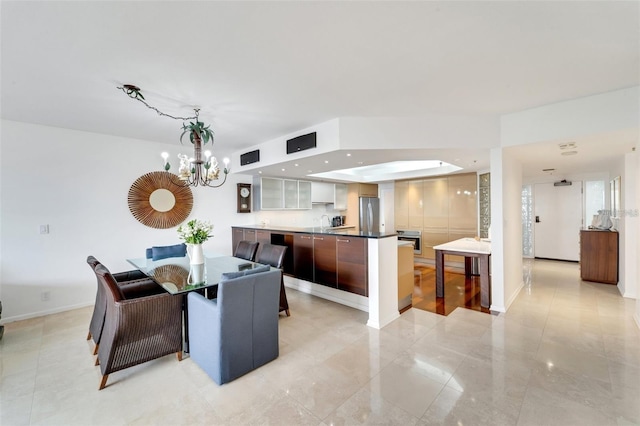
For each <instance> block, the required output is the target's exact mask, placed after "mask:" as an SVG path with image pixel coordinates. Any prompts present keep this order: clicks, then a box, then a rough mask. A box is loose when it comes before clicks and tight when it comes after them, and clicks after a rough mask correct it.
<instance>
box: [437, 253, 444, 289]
mask: <svg viewBox="0 0 640 426" xmlns="http://www.w3.org/2000/svg"><path fill="white" fill-rule="evenodd" d="M436 297H444V253H443V252H442V250H436Z"/></svg>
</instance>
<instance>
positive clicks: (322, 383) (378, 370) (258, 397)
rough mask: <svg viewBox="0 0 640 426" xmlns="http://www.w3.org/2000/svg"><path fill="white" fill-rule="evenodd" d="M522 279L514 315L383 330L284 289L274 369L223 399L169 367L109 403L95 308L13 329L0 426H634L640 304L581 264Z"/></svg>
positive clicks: (123, 376)
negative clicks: (91, 334)
mask: <svg viewBox="0 0 640 426" xmlns="http://www.w3.org/2000/svg"><path fill="white" fill-rule="evenodd" d="M525 276H526V277H528V278H527V281H526V282H527V285H526V286H525V288H524V289H523V290H522V292H521V293H520V294H519V296H518V298H517V300H516V301H515V302H514V304H513V305H512V307H511V308H510V310H509V312H508V313H507V314H506V315H500V316H492V315H488V314H483V313H480V312H475V311H470V310H465V309H460V308H459V309H457V310H455V311H454V312H453V313H452V314H451V315H449V316H448V317H443V316H439V315H436V314H432V313H429V312H425V311H420V310H417V309H410V310H409V311H407V312H405V313H404V314H403V315H402V316H401V318H400V319H398V320H396V321H394V322H393V323H392V324H390V325H388V326H387V327H385V328H384V329H382V330H374V329H371V328H369V327H367V326H366V325H365V322H366V319H367V314H366V313H363V312H360V311H357V310H354V309H350V308H347V307H344V306H341V305H337V304H334V303H332V302H328V301H325V300H322V299H318V298H315V297H312V296H309V295H307V294H304V293H298V292H296V291H294V290H288V296H289V301H290V305H291V310H292V316H291V317H290V318H285V317H281V318H280V340H281V343H280V351H281V353H280V357H279V358H278V359H277V360H275V361H273V362H271V363H270V364H268V365H266V366H264V367H262V368H260V369H258V370H256V371H254V372H252V373H250V374H247V375H246V376H244V377H242V378H240V379H238V380H236V381H234V382H232V383H229V384H226V385H224V386H217V385H216V384H215V383H214V382H213V381H211V380H210V379H209V377H208V376H206V375H205V373H203V372H202V371H201V370H200V369H199V368H198V366H197V365H195V364H194V363H193V362H192V361H191V360H190V359H188V358H187V359H185V360H183V361H182V362H178V361H177V360H176V358H175V356H167V357H165V358H162V359H159V360H156V361H152V362H149V363H146V364H144V365H142V366H138V367H134V368H131V369H128V370H125V371H122V372H118V373H114V374H112V375H111V376H110V378H109V383H108V387H107V388H106V389H104V390H103V391H100V392H99V391H98V390H97V389H98V383H99V379H100V374H99V369H98V367H94V366H93V356H92V355H91V351H92V345H91V344H90V343H88V342H87V341H85V340H84V338H85V337H86V333H87V327H88V323H89V318H90V315H91V309H89V308H86V309H78V310H73V311H69V312H65V313H60V314H55V315H49V316H46V317H41V318H35V319H31V320H26V321H20V322H15V323H10V324H7V326H6V331H5V336H4V339H3V340H2V341H1V343H0V357H1V364H0V373H1V377H2V384H1V388H0V391H1V397H0V411H1V417H0V424H2V425H3V426H8V425H23V424H25V425H26V424H35V425H38V424H41V425H120V424H132V425H138V424H166V425H178V424H185V425H191V424H229V425H242V424H273V425H307V424H308V425H351V424H398V425H412V424H416V425H426V424H451V425H479V424H488V425H616V424H618V425H629V424H635V425H637V424H640V333H639V330H638V328H637V326H636V325H635V323H634V322H633V319H632V313H633V310H634V303H635V301H633V300H626V299H623V298H622V297H620V295H619V294H618V292H617V289H616V288H615V287H614V286H609V285H603V284H595V283H587V282H581V281H580V279H579V272H578V266H577V265H575V264H567V263H562V262H550V261H536V262H531V263H527V264H526V271H525Z"/></svg>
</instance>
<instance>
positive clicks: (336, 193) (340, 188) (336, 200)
mask: <svg viewBox="0 0 640 426" xmlns="http://www.w3.org/2000/svg"><path fill="white" fill-rule="evenodd" d="M347 194H348V190H347V184H346V183H336V184H334V185H333V208H334V209H336V210H346V209H347Z"/></svg>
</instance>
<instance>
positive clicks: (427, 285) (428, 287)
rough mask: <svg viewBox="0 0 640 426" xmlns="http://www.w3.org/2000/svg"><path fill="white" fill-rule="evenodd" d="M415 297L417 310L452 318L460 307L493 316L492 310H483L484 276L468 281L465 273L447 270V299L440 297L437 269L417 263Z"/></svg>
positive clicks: (413, 301)
mask: <svg viewBox="0 0 640 426" xmlns="http://www.w3.org/2000/svg"><path fill="white" fill-rule="evenodd" d="M413 280H414V285H413V297H412V304H413V307H414V308H417V309H422V310H425V311H429V312H434V313H436V314H440V315H449V314H450V313H451V312H453V311H454V310H455V309H456V308H457V307H463V308H467V309H472V310H474V311H480V312H485V313H490V311H489V310H488V309H485V308H482V307H480V277H479V276H472V277H470V278H466V277H465V276H464V273H463V272H462V271H460V272H455V271H450V270H448V269H447V271H446V273H445V275H444V297H442V298H437V297H436V269H435V266H431V265H425V264H423V263H417V262H416V263H414V266H413Z"/></svg>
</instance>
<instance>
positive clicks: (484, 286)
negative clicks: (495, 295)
mask: <svg viewBox="0 0 640 426" xmlns="http://www.w3.org/2000/svg"><path fill="white" fill-rule="evenodd" d="M478 260H479V262H480V265H479V266H480V306H481V307H483V308H487V309H489V308H490V307H491V281H490V280H491V278H490V277H489V255H487V254H483V255H481V256H480V258H479V259H478Z"/></svg>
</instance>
